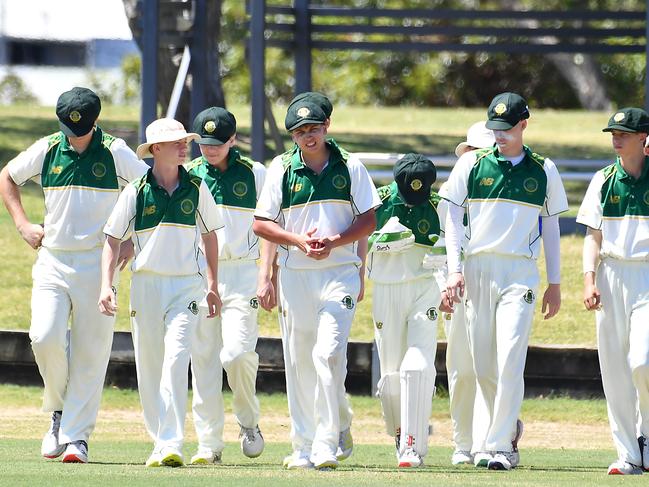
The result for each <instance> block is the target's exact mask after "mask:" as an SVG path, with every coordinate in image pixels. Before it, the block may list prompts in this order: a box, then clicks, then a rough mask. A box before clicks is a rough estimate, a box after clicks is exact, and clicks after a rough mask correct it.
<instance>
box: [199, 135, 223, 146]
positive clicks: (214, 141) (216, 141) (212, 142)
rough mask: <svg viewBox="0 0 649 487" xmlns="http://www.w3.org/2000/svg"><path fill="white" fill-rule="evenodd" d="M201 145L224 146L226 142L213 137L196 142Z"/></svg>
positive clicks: (202, 138)
mask: <svg viewBox="0 0 649 487" xmlns="http://www.w3.org/2000/svg"><path fill="white" fill-rule="evenodd" d="M195 142H196V143H197V144H199V145H223V144H225V142H221V141H220V140H219V139H215V138H213V137H201V138H200V139H198V140H196V141H195Z"/></svg>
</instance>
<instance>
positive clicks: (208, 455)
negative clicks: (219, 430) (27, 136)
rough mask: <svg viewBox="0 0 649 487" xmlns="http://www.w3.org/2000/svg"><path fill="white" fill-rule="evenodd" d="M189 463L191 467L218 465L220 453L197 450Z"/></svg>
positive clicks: (203, 449) (206, 449)
mask: <svg viewBox="0 0 649 487" xmlns="http://www.w3.org/2000/svg"><path fill="white" fill-rule="evenodd" d="M189 463H190V464H191V465H220V464H221V452H220V451H219V452H216V451H213V450H210V449H209V448H199V449H198V451H197V452H196V455H194V456H193V457H192V460H191V462H189Z"/></svg>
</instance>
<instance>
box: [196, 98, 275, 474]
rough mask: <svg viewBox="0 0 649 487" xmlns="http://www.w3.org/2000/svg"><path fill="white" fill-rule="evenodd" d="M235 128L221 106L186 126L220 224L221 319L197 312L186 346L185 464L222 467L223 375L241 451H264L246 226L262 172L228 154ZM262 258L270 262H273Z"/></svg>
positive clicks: (253, 256) (252, 247) (252, 255)
mask: <svg viewBox="0 0 649 487" xmlns="http://www.w3.org/2000/svg"><path fill="white" fill-rule="evenodd" d="M236 129H237V125H236V119H235V118H234V115H232V113H230V112H229V111H227V110H226V109H225V108H220V107H211V108H207V109H205V110H203V111H202V112H201V113H199V114H198V115H197V116H196V118H195V119H194V124H193V130H194V132H195V133H197V134H199V135H200V139H198V141H197V142H198V144H199V146H200V149H201V157H199V158H197V159H195V160H193V161H192V162H191V164H190V169H189V174H190V175H192V176H197V177H200V178H201V179H202V180H203V181H205V183H206V184H207V187H208V188H209V189H210V192H211V194H212V197H213V199H214V201H215V202H216V207H217V211H218V215H219V219H220V220H221V221H223V222H224V224H225V225H224V226H223V227H222V228H221V229H220V230H219V231H218V232H217V235H218V241H219V269H220V271H221V272H220V276H221V278H220V280H219V295H220V297H221V301H222V303H223V305H222V308H221V316H220V317H219V318H214V319H208V318H207V316H206V315H207V313H206V312H205V311H206V310H205V309H204V308H201V313H200V320H199V324H198V327H197V328H196V336H195V337H194V340H193V344H192V353H191V357H192V389H193V405H192V406H193V407H192V410H193V414H194V425H195V427H196V434H197V436H198V452H197V453H196V454H195V455H194V456H193V457H192V460H191V463H192V464H210V463H220V462H221V452H222V451H223V447H224V443H223V424H224V411H223V393H222V385H223V384H222V382H223V369H224V368H225V370H226V372H227V374H228V383H229V384H230V388H231V389H232V393H233V398H232V408H233V410H234V415H235V416H236V418H237V421H238V422H239V425H240V429H241V432H240V435H239V436H240V439H241V451H242V452H243V454H244V455H246V456H248V457H251V458H255V457H258V456H259V455H261V453H262V451H263V449H264V438H263V436H262V434H261V431H260V429H259V426H258V422H259V401H258V400H257V397H256V396H255V381H256V379H257V368H258V366H259V357H258V355H257V353H256V352H255V346H256V345H257V337H258V334H259V328H258V325H257V311H258V308H259V300H258V299H257V297H256V290H257V264H256V260H257V259H258V258H259V256H260V255H259V238H258V237H257V236H256V235H255V234H254V233H253V231H252V223H253V221H254V218H253V212H254V210H255V206H256V204H257V200H258V198H259V194H260V193H261V188H262V187H263V185H264V179H265V177H266V168H265V167H264V166H263V164H260V163H258V162H253V161H252V160H250V159H248V158H246V157H244V156H242V155H241V154H240V153H239V151H238V150H237V149H235V147H234V145H235V143H236ZM268 257H270V258H271V261H272V257H273V256H267V257H266V258H268ZM271 263H272V262H271ZM261 266H262V267H265V266H266V263H265V262H262V263H261Z"/></svg>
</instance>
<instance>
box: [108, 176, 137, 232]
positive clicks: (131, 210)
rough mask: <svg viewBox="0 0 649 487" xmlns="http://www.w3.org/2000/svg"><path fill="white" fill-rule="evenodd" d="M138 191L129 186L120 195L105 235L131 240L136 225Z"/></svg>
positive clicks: (109, 218)
mask: <svg viewBox="0 0 649 487" xmlns="http://www.w3.org/2000/svg"><path fill="white" fill-rule="evenodd" d="M136 204H137V189H136V188H135V186H133V185H132V184H129V185H128V186H127V187H126V188H125V189H124V191H122V193H121V194H120V195H119V198H118V199H117V204H116V205H115V207H114V208H113V211H112V212H111V214H110V217H108V221H107V222H106V225H105V226H104V233H105V234H106V235H108V236H110V237H113V238H116V239H118V240H122V241H123V240H128V239H129V238H131V235H132V233H133V228H134V224H135V214H136Z"/></svg>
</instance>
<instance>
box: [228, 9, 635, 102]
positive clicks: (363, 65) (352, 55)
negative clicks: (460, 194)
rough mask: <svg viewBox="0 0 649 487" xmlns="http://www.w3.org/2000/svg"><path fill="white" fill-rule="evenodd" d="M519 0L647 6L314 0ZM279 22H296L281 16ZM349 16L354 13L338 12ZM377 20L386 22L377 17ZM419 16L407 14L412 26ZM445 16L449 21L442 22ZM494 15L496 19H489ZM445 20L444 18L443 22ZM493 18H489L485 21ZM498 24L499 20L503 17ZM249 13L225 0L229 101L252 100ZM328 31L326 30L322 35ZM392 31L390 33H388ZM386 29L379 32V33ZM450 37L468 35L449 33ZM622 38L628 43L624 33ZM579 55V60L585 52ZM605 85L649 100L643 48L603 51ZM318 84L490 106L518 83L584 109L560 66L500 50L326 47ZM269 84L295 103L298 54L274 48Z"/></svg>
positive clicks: (334, 91)
mask: <svg viewBox="0 0 649 487" xmlns="http://www.w3.org/2000/svg"><path fill="white" fill-rule="evenodd" d="M512 1H514V2H515V3H516V4H517V5H521V6H522V7H524V8H526V9H533V10H550V9H555V10H567V9H592V10H602V9H609V10H619V9H624V10H639V9H640V8H641V7H642V6H643V4H641V3H640V2H638V1H637V0H636V1H634V0H626V1H624V2H616V3H613V2H612V1H611V0H571V1H569V2H566V1H563V0H548V1H545V0H544V1H541V0H520V1H515V0H509V1H505V0H488V1H477V0H432V1H431V0H327V1H326V2H325V1H322V2H317V1H313V2H312V3H313V4H316V5H317V4H326V5H334V6H353V7H376V8H386V9H387V8H440V9H450V8H456V9H465V10H472V9H478V8H480V9H487V10H495V9H499V8H500V9H502V8H506V5H507V4H511V3H512ZM269 3H272V4H273V5H285V6H290V5H291V4H292V1H291V0H274V1H272V2H269ZM275 20H276V21H278V22H282V21H284V22H288V21H290V19H282V18H281V17H279V16H277V18H276V19H275ZM331 20H332V21H333V22H337V23H341V24H342V23H346V22H348V21H349V19H346V18H340V19H331ZM376 22H380V20H377V21H376ZM408 22H411V19H403V25H409V24H408ZM440 22H441V21H440ZM489 22H492V23H493V22H494V21H489ZM440 25H441V24H440ZM485 25H488V24H485ZM496 25H498V24H497V22H496ZM247 36H248V31H247V27H246V13H245V7H244V2H240V1H238V0H224V1H223V16H222V40H221V42H220V44H219V50H220V52H221V56H222V58H221V59H222V63H223V65H222V68H221V72H222V76H223V84H224V89H225V92H226V94H227V97H228V100H229V102H235V103H245V102H248V101H249V96H250V80H249V70H248V67H247V64H246V60H245V49H244V46H245V44H246V39H247ZM320 38H324V37H322V35H321V36H320ZM383 38H384V37H383ZM380 39H382V36H376V40H380ZM445 40H446V41H448V42H459V41H461V40H462V39H460V38H452V37H449V38H447V39H445ZM621 42H626V41H625V40H624V39H623V40H622V41H621ZM580 56H581V55H579V54H577V55H575V63H577V64H578V63H579V62H580V59H583V56H582V57H581V58H580ZM595 59H596V61H597V62H598V64H599V65H600V69H601V72H602V77H603V79H604V84H605V87H606V89H607V92H608V95H609V97H610V98H611V100H612V101H613V103H614V104H615V105H618V106H622V105H637V106H641V105H642V104H643V102H644V84H643V83H644V68H645V60H644V56H643V55H598V56H596V58H595ZM313 66H314V69H313V86H314V89H318V90H322V91H324V92H326V93H327V94H329V95H330V96H331V97H332V98H333V99H334V101H335V102H337V103H345V104H356V105H379V106H397V105H416V106H485V105H486V104H488V103H489V101H490V100H491V98H492V96H493V94H494V93H496V92H499V91H506V90H515V91H518V92H520V93H521V94H523V95H524V96H526V97H527V98H528V101H529V102H530V104H531V105H532V106H534V107H547V108H578V107H579V101H578V99H577V97H576V96H575V95H574V94H573V93H572V92H571V90H570V89H566V86H567V83H566V81H565V79H564V77H563V75H562V73H561V72H559V70H558V68H557V67H556V66H554V65H553V64H552V62H550V60H549V59H548V58H547V57H544V56H541V55H528V54H517V55H507V54H500V53H495V54H494V53H473V54H467V53H449V52H428V53H414V52H413V53H400V52H389V51H383V52H375V53H371V52H365V51H356V50H350V51H319V50H316V51H314V53H313ZM266 69H267V71H266V76H267V80H266V90H267V94H268V96H269V97H270V99H271V100H273V101H274V102H277V101H279V102H287V101H288V100H290V99H291V98H292V96H293V92H294V86H295V76H294V65H293V60H292V56H291V53H290V52H289V51H284V50H281V49H277V48H270V49H267V51H266Z"/></svg>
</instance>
